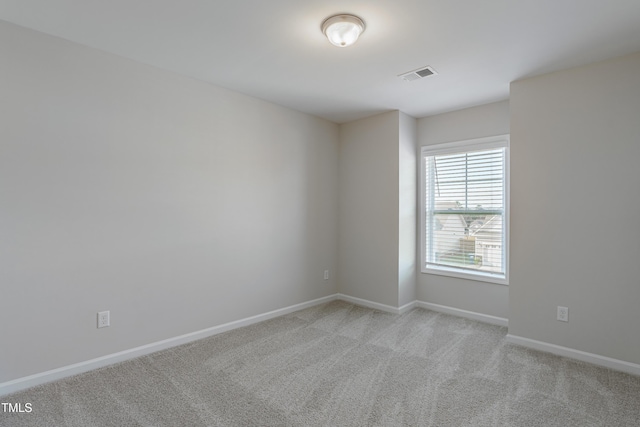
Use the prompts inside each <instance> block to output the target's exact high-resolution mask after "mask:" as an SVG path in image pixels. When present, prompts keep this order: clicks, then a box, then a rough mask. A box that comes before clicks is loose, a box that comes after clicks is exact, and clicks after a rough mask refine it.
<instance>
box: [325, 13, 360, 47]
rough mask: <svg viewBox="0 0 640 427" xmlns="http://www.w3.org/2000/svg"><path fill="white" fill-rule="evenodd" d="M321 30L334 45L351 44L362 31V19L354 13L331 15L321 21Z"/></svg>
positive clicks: (344, 45) (345, 45) (343, 45)
mask: <svg viewBox="0 0 640 427" xmlns="http://www.w3.org/2000/svg"><path fill="white" fill-rule="evenodd" d="M322 32H323V33H324V35H325V36H327V39H329V42H330V43H331V44H332V45H334V46H338V47H347V46H351V45H352V44H354V43H355V42H356V41H357V40H358V37H360V34H362V33H363V32H364V21H363V20H362V19H360V18H358V17H357V16H355V15H335V16H331V17H330V18H327V19H326V20H325V21H324V22H323V23H322Z"/></svg>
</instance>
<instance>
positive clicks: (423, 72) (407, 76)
mask: <svg viewBox="0 0 640 427" xmlns="http://www.w3.org/2000/svg"><path fill="white" fill-rule="evenodd" d="M436 74H438V73H437V72H436V70H434V69H433V67H422V68H418V69H417V70H413V71H409V72H407V73H403V74H400V75H398V77H400V78H401V79H402V80H406V81H408V82H412V81H414V80H418V79H422V78H424V77H429V76H434V75H436Z"/></svg>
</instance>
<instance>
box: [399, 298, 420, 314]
mask: <svg viewBox="0 0 640 427" xmlns="http://www.w3.org/2000/svg"><path fill="white" fill-rule="evenodd" d="M417 306H418V301H411V302H410V303H408V304H405V305H403V306H401V307H399V308H398V314H404V313H406V312H407V311H411V310H413V309H414V308H416V307H417Z"/></svg>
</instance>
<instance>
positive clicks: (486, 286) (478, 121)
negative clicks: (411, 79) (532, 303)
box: [417, 101, 513, 318]
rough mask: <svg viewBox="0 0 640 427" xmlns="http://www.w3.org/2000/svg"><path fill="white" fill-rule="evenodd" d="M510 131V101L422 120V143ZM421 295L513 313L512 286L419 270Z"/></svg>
mask: <svg viewBox="0 0 640 427" xmlns="http://www.w3.org/2000/svg"><path fill="white" fill-rule="evenodd" d="M508 133H509V103H508V102H507V101H502V102H496V103H492V104H486V105H481V106H479V107H472V108H467V109H464V110H459V111H454V112H451V113H444V114H439V115H435V116H430V117H425V118H422V119H419V120H418V145H419V146H424V145H433V144H439V143H443V142H453V141H463V140H467V139H474V138H481V137H485V136H495V135H504V134H508ZM512 169H513V168H512ZM511 217H513V213H512V214H511ZM511 240H512V241H513V237H512V238H511ZM418 257H420V255H419V252H418ZM418 268H420V266H418ZM417 299H418V300H419V301H424V302H428V303H432V304H439V305H444V306H448V307H453V308H457V309H461V310H467V311H473V312H476V313H481V314H486V315H490V316H496V317H502V318H508V317H509V287H508V286H504V285H496V284H492V283H487V282H479V281H473V280H465V279H458V278H453V277H446V276H439V275H434V274H425V273H418V280H417Z"/></svg>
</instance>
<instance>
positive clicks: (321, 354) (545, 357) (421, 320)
mask: <svg viewBox="0 0 640 427" xmlns="http://www.w3.org/2000/svg"><path fill="white" fill-rule="evenodd" d="M506 332H507V331H506V328H504V327H500V326H493V325H488V324H483V323H479V322H475V321H471V320H468V319H464V318H459V317H455V316H449V315H446V314H441V313H436V312H433V311H429V310H425V309H420V308H417V309H414V310H411V311H410V312H407V313H405V314H403V315H394V314H389V313H384V312H381V311H377V310H372V309H368V308H363V307H359V306H355V305H352V304H349V303H345V302H342V301H334V302H331V303H327V304H323V305H319V306H315V307H312V308H308V309H305V310H301V311H298V312H295V313H291V314H288V315H285V316H282V317H278V318H275V319H271V320H268V321H265V322H261V323H258V324H254V325H251V326H248V327H244V328H240V329H236V330H233V331H229V332H226V333H223V334H219V335H216V336H213V337H210V338H207V339H203V340H200V341H196V342H193V343H189V344H185V345H182V346H179V347H174V348H171V349H167V350H164V351H160V352H157V353H154V354H151V355H148V356H143V357H140V358H137V359H133V360H130V361H126V362H122V363H119V364H116V365H112V366H108V367H105V368H101V369H98V370H95V371H91V372H87V373H84V374H81V375H78V376H74V377H70V378H66V379H63V380H60V381H56V382H53V383H49V384H45V385H42V386H38V387H34V388H31V389H28V390H24V391H22V392H19V393H15V394H13V395H9V396H4V397H2V398H1V400H2V402H13V403H16V402H21V403H22V404H25V403H27V402H28V403H31V407H32V411H31V412H30V413H2V412H0V426H3V427H4V426H11V427H20V426H82V427H87V426H544V427H551V426H559V427H560V426H562V427H567V426H581V427H586V426H608V427H610V426H639V425H640V377H636V376H633V375H628V374H625V373H621V372H617V371H613V370H609V369H606V368H602V367H598V366H594V365H590V364H587V363H583V362H580V361H575V360H571V359H567V358H562V357H558V356H554V355H551V354H547V353H542V352H538V351H534V350H530V349H526V348H523V347H519V346H516V345H513V344H509V343H507V342H506V341H505V335H506Z"/></svg>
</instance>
